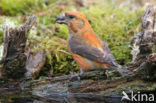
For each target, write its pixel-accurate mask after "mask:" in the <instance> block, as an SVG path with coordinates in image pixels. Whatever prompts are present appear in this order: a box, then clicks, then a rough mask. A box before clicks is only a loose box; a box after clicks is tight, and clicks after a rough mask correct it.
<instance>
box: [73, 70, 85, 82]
mask: <svg viewBox="0 0 156 103" xmlns="http://www.w3.org/2000/svg"><path fill="white" fill-rule="evenodd" d="M83 74H84V71H83V69H81V68H80V71H79V72H78V73H76V74H74V75H72V76H71V78H70V80H75V79H77V80H78V81H80V80H81V76H82V75H83Z"/></svg>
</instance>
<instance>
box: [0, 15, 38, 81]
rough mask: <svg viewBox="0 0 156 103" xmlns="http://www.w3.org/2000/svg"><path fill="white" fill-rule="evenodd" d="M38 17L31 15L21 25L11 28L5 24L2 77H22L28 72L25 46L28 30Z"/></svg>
mask: <svg viewBox="0 0 156 103" xmlns="http://www.w3.org/2000/svg"><path fill="white" fill-rule="evenodd" d="M35 20H36V17H35V16H30V17H29V19H28V20H27V21H26V22H25V23H24V24H23V25H22V26H20V27H16V28H11V27H9V26H7V25H6V24H3V32H4V51H3V57H2V60H1V63H2V64H3V66H2V68H1V74H2V77H5V78H8V79H10V78H11V79H20V78H22V77H24V73H25V72H26V60H27V56H26V54H25V47H26V41H27V36H28V32H29V30H30V29H31V27H32V26H33V24H34V23H35Z"/></svg>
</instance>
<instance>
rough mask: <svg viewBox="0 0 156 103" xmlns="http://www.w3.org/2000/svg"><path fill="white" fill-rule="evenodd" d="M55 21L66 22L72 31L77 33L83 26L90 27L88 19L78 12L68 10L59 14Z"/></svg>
mask: <svg viewBox="0 0 156 103" xmlns="http://www.w3.org/2000/svg"><path fill="white" fill-rule="evenodd" d="M56 23H59V24H66V25H67V26H68V29H69V31H70V32H72V33H77V32H79V31H80V30H81V31H82V29H85V28H91V27H90V24H89V22H88V20H87V19H86V18H85V16H84V15H82V14H80V13H79V12H74V11H68V12H66V13H65V15H62V16H59V17H58V18H57V19H56Z"/></svg>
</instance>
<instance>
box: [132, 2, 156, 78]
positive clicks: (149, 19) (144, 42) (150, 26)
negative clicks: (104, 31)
mask: <svg viewBox="0 0 156 103" xmlns="http://www.w3.org/2000/svg"><path fill="white" fill-rule="evenodd" d="M155 17H156V5H149V6H147V8H146V12H145V14H144V16H143V18H142V30H141V33H139V35H138V37H137V38H136V37H134V38H133V40H134V39H135V40H134V41H133V45H134V43H136V44H137V46H138V51H137V54H135V55H136V58H135V60H134V65H135V66H136V67H137V71H138V72H140V71H143V72H141V75H142V77H143V78H144V79H147V80H151V79H152V80H153V79H155V78H156V75H155V73H156V69H154V68H156V31H155V27H156V22H155V20H156V18H155ZM135 46H136V45H135ZM135 52H136V51H135Z"/></svg>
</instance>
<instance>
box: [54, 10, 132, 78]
mask: <svg viewBox="0 0 156 103" xmlns="http://www.w3.org/2000/svg"><path fill="white" fill-rule="evenodd" d="M56 22H57V23H59V24H66V25H67V26H68V29H69V36H68V39H67V40H68V48H69V50H70V51H71V54H72V57H73V58H74V60H75V61H76V63H77V64H78V65H79V66H80V68H81V70H82V71H85V70H94V69H105V70H107V69H108V68H110V67H115V69H116V70H117V71H118V72H119V73H120V74H121V75H123V76H125V75H127V74H129V73H131V72H130V71H129V70H127V69H124V68H122V66H121V65H119V64H118V63H117V62H116V60H115V58H114V56H113V55H112V53H111V52H110V50H109V48H108V46H107V44H106V43H105V42H104V41H102V40H101V39H100V38H99V37H98V36H97V35H96V34H95V33H94V31H93V29H92V27H91V25H90V23H89V22H88V20H87V19H86V18H85V16H84V15H82V14H80V13H78V12H73V11H69V12H66V13H65V15H64V16H59V17H58V18H57V19H56Z"/></svg>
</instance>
